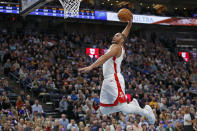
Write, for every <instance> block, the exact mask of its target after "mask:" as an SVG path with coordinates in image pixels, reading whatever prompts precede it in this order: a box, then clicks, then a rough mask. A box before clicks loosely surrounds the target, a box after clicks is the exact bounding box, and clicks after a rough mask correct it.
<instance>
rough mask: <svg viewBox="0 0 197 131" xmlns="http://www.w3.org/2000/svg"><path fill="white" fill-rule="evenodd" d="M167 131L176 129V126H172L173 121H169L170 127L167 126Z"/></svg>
mask: <svg viewBox="0 0 197 131" xmlns="http://www.w3.org/2000/svg"><path fill="white" fill-rule="evenodd" d="M166 131H176V130H175V128H174V127H172V121H171V120H169V121H168V127H167V128H166Z"/></svg>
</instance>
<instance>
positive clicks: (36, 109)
mask: <svg viewBox="0 0 197 131" xmlns="http://www.w3.org/2000/svg"><path fill="white" fill-rule="evenodd" d="M35 112H37V113H38V115H42V114H43V113H44V112H43V109H42V105H39V102H38V100H35V104H34V105H33V106H32V113H35Z"/></svg>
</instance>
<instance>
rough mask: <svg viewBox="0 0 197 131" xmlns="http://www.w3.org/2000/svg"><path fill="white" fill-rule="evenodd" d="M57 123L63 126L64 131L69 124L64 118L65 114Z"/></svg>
mask: <svg viewBox="0 0 197 131" xmlns="http://www.w3.org/2000/svg"><path fill="white" fill-rule="evenodd" d="M59 123H60V124H61V125H62V126H63V128H64V129H65V130H67V126H68V124H69V121H68V119H67V118H66V115H65V114H62V118H61V119H60V121H59Z"/></svg>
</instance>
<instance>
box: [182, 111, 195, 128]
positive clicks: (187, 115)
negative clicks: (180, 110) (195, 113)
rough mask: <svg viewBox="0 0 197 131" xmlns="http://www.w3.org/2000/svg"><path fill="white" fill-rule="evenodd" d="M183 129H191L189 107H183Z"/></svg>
mask: <svg viewBox="0 0 197 131" xmlns="http://www.w3.org/2000/svg"><path fill="white" fill-rule="evenodd" d="M184 131H193V127H192V120H191V115H190V108H189V107H187V108H186V109H185V115H184Z"/></svg>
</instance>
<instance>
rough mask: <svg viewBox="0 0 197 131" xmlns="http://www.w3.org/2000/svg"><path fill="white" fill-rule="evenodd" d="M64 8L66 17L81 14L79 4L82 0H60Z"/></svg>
mask: <svg viewBox="0 0 197 131" xmlns="http://www.w3.org/2000/svg"><path fill="white" fill-rule="evenodd" d="M59 1H60V3H61V4H62V6H63V8H64V18H68V17H69V16H78V15H79V6H80V2H81V0H59Z"/></svg>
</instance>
